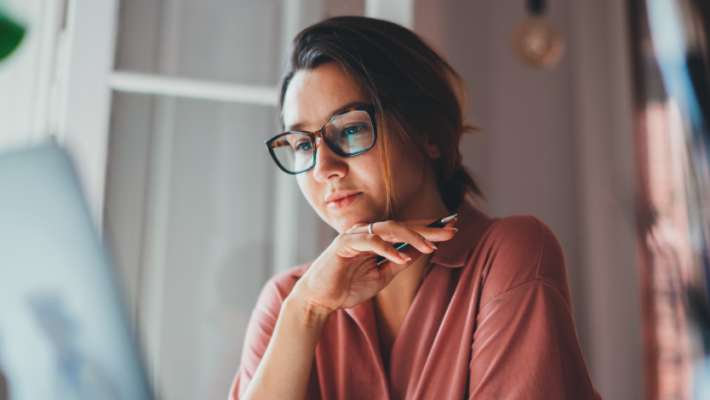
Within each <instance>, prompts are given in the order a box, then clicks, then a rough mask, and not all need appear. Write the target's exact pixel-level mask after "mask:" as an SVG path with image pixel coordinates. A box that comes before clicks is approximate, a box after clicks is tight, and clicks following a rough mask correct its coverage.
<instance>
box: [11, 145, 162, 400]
mask: <svg viewBox="0 0 710 400" xmlns="http://www.w3.org/2000/svg"><path fill="white" fill-rule="evenodd" d="M3 392H4V393H3ZM3 396H4V397H3ZM4 398H9V399H10V400H29V399H92V400H95V399H110V400H113V399H126V400H128V399H131V400H142V399H150V398H151V394H150V390H149V388H148V383H147V380H146V378H145V374H144V370H143V368H142V363H141V360H140V356H139V353H138V351H137V348H136V346H135V344H134V342H133V338H132V335H131V330H130V327H129V325H128V323H127V319H126V317H125V314H124V311H123V307H122V302H121V298H120V295H119V291H118V289H117V284H116V279H115V276H114V273H113V270H112V269H111V267H110V265H109V263H108V262H107V258H106V256H105V253H104V251H103V248H102V246H101V244H100V242H99V240H98V238H97V237H96V234H95V231H94V229H93V226H92V223H91V220H90V217H89V215H88V212H87V210H86V207H85V203H84V200H83V197H82V194H81V190H80V188H79V185H78V184H77V181H76V178H75V176H74V174H73V170H72V168H71V164H70V162H69V160H68V159H67V157H66V156H65V155H64V153H63V152H62V151H61V150H59V149H58V148H57V147H56V146H54V145H48V146H44V147H40V148H36V149H30V150H23V151H19V152H14V153H7V154H2V155H0V399H4Z"/></svg>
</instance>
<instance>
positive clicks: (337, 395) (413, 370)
mask: <svg viewBox="0 0 710 400" xmlns="http://www.w3.org/2000/svg"><path fill="white" fill-rule="evenodd" d="M456 212H457V213H458V222H457V223H456V227H457V228H458V229H459V232H458V234H457V235H456V236H455V237H454V238H453V239H452V240H450V241H448V242H442V243H439V244H438V248H439V249H438V250H437V251H436V252H435V253H434V255H433V256H432V258H431V260H430V263H429V264H428V265H427V266H426V267H425V268H424V271H423V281H422V284H421V287H420V288H419V291H418V292H417V295H416V297H415V298H414V302H413V303H412V306H411V308H410V310H409V313H408V314H407V317H406V319H405V321H404V323H403V325H402V327H401V329H400V331H399V333H398V335H397V337H396V339H395V342H394V344H393V346H392V353H391V356H390V361H389V363H390V365H389V366H388V367H389V368H387V370H388V371H390V372H389V375H388V374H386V373H385V367H384V365H383V361H382V358H381V356H380V346H379V343H378V336H377V327H376V320H375V314H374V310H373V305H372V301H371V300H370V301H365V302H363V303H361V304H359V305H358V306H356V307H354V308H352V309H347V310H338V311H337V312H335V313H333V314H332V315H331V316H330V317H329V319H328V321H327V322H326V324H325V327H324V328H323V330H322V333H321V336H320V339H319V341H318V345H317V347H316V352H315V360H314V364H313V367H312V370H311V374H310V380H309V383H308V389H307V394H306V398H307V399H324V400H326V399H327V400H331V399H382V400H384V399H457V400H460V399H544V400H555V399H579V400H583V399H600V398H601V397H600V396H599V394H598V393H597V391H596V390H595V389H594V386H593V385H592V381H591V379H590V377H589V372H588V371H587V366H586V364H585V362H584V356H583V355H582V351H581V349H580V347H579V341H578V339H577V331H576V329H575V326H574V321H573V318H572V301H571V298H570V289H569V284H568V282H567V270H566V267H565V261H564V256H563V254H562V249H561V247H560V244H559V242H558V241H557V238H556V237H555V235H554V234H553V233H552V231H551V230H550V229H549V228H548V227H547V226H546V225H544V224H543V223H542V222H540V221H539V220H538V219H536V218H534V217H529V216H517V217H508V218H502V219H491V218H489V217H488V216H486V215H485V214H483V213H482V212H480V211H479V210H478V209H476V208H475V207H474V206H472V205H471V204H470V203H468V202H466V201H464V203H463V204H462V205H461V206H460V207H459V208H458V210H457V211H456ZM308 267H309V265H304V266H301V267H297V268H294V269H292V270H290V271H287V272H284V273H281V274H278V275H276V276H274V277H273V278H272V279H271V280H270V281H269V282H268V283H267V284H266V286H265V287H264V289H263V291H262V293H261V296H260V297H259V300H258V302H257V305H256V308H255V309H254V312H253V314H252V317H251V321H250V322H249V327H248V328H247V336H246V340H245V343H244V350H243V353H242V362H241V366H240V368H239V370H238V372H237V375H236V378H235V381H234V384H233V386H232V390H231V397H230V398H231V399H239V398H240V396H242V395H243V394H244V392H245V391H246V389H247V386H248V385H249V382H250V380H251V378H252V377H253V376H254V373H255V371H256V368H257V367H258V365H259V361H260V360H261V358H262V356H263V355H264V352H265V351H266V347H267V345H268V344H269V339H270V338H271V334H272V333H273V330H274V326H275V324H276V319H277V318H278V315H279V310H280V309H281V304H282V303H283V301H284V299H285V298H286V296H288V294H289V293H290V291H291V290H292V289H293V287H294V285H295V284H296V281H297V280H298V279H299V278H300V277H301V276H302V275H303V274H304V273H305V272H306V270H307V269H308Z"/></svg>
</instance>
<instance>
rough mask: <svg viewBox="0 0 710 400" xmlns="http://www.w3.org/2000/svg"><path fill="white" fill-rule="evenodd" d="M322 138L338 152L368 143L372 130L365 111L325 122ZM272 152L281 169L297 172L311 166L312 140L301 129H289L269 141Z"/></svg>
mask: <svg viewBox="0 0 710 400" xmlns="http://www.w3.org/2000/svg"><path fill="white" fill-rule="evenodd" d="M324 136H325V139H326V140H327V141H328V142H329V143H330V144H331V145H333V146H335V147H336V148H337V149H338V150H340V152H341V153H343V154H342V155H346V156H349V155H354V154H357V153H360V152H362V151H364V150H367V149H369V148H370V147H372V145H373V142H374V140H375V132H374V129H373V128H372V121H371V120H370V115H369V114H368V113H367V112H366V111H351V112H348V113H345V114H342V115H339V116H337V117H335V118H334V119H332V120H331V121H330V122H329V123H328V124H326V127H325V132H324ZM272 148H273V154H274V156H275V157H276V158H277V159H278V161H279V163H280V164H281V166H283V167H284V168H285V169H287V170H289V171H291V172H294V173H297V172H301V171H305V170H307V169H309V168H311V167H312V166H313V164H314V163H315V157H314V155H313V151H314V150H315V143H314V142H313V140H312V139H311V136H309V135H308V134H305V133H300V132H293V133H289V134H287V135H284V136H281V137H279V139H278V140H276V141H274V142H273V143H272Z"/></svg>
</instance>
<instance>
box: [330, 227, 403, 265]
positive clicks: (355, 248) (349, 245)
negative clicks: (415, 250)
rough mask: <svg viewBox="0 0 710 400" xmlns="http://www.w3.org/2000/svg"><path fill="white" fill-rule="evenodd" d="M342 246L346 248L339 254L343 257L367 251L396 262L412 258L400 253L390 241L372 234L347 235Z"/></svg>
mask: <svg viewBox="0 0 710 400" xmlns="http://www.w3.org/2000/svg"><path fill="white" fill-rule="evenodd" d="M343 248H344V249H346V250H347V252H346V253H344V254H340V255H341V256H344V257H355V256H356V255H359V254H362V253H366V252H369V253H374V254H377V255H379V256H382V257H385V258H386V259H388V260H390V261H392V262H394V263H397V264H406V263H408V262H409V261H411V260H412V258H411V257H409V256H408V255H406V254H405V253H401V252H399V251H398V250H397V249H395V248H394V246H392V243H389V242H387V241H386V240H384V239H382V238H381V237H380V236H378V235H374V234H373V235H370V234H357V235H348V237H347V238H346V239H345V240H344V243H343Z"/></svg>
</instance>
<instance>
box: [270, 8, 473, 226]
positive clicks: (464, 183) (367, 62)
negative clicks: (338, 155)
mask: <svg viewBox="0 0 710 400" xmlns="http://www.w3.org/2000/svg"><path fill="white" fill-rule="evenodd" d="M290 51H291V53H290V57H289V64H288V66H287V72H286V73H285V74H284V76H283V78H282V80H281V107H283V100H284V95H285V94H286V89H287V88H288V85H289V83H290V82H291V79H292V78H293V75H294V74H295V73H296V72H297V71H299V70H312V69H315V68H317V67H318V66H320V65H323V64H326V63H330V62H334V63H336V64H339V65H340V66H342V67H343V68H344V69H345V70H346V71H348V72H349V73H351V74H353V75H354V76H356V77H357V78H359V79H360V81H361V82H362V85H363V87H364V88H365V90H366V91H367V92H368V93H369V95H370V98H371V101H372V104H373V105H374V106H375V115H376V119H377V121H376V123H377V126H378V143H379V144H378V145H379V149H380V162H381V163H382V172H383V177H384V182H385V187H386V188H387V209H386V211H385V214H386V215H385V217H386V218H391V216H392V214H393V211H394V210H396V199H395V198H394V197H393V195H392V193H393V191H392V186H393V185H392V170H391V168H390V165H389V162H388V160H389V146H388V142H389V140H391V139H389V138H390V135H395V134H396V135H398V136H399V137H400V138H401V139H402V141H403V142H404V143H412V144H414V145H415V147H417V148H418V149H419V151H421V152H422V154H424V155H425V157H426V158H427V159H429V158H430V157H429V156H428V153H427V152H426V145H427V142H428V141H429V140H431V141H432V143H434V144H435V145H436V146H437V148H438V149H439V152H440V154H441V156H440V157H439V158H437V159H435V160H431V161H432V164H433V166H434V170H435V172H436V177H437V180H438V185H439V190H440V193H441V197H442V199H443V201H444V205H446V208H448V209H449V211H454V210H455V209H456V208H457V207H458V206H459V205H460V204H461V202H462V201H463V200H464V197H465V196H466V194H467V193H469V194H470V195H471V196H473V197H476V196H478V197H483V193H482V192H481V190H480V189H479V187H478V185H477V184H476V182H475V181H474V180H473V178H472V177H471V175H470V174H469V173H468V172H467V171H466V170H465V169H464V167H463V166H462V165H461V154H460V153H459V143H460V141H461V137H462V135H463V133H464V132H466V131H468V132H473V131H476V128H475V127H473V126H471V125H467V124H466V123H465V122H464V120H465V115H464V113H463V111H462V107H461V102H460V100H459V97H457V92H456V90H459V91H460V92H459V93H460V94H463V96H462V97H463V98H465V99H467V91H466V88H465V85H464V83H463V80H462V79H461V77H460V76H459V75H458V74H457V73H456V72H455V71H454V70H453V68H451V66H450V65H449V64H448V63H447V62H446V61H444V59H443V58H441V56H439V55H438V54H437V53H436V52H435V51H434V50H433V49H432V48H431V47H429V46H428V45H427V44H426V43H424V41H423V40H422V39H421V38H419V36H417V35H416V34H415V33H414V32H412V31H410V30H409V29H407V28H404V27H402V26H399V25H397V24H394V23H391V22H387V21H383V20H378V19H372V18H366V17H336V18H330V19H327V20H325V21H322V22H320V23H317V24H315V25H312V26H310V27H308V28H306V29H304V30H303V31H301V33H299V34H298V35H297V36H296V38H295V39H294V40H293V43H292V44H291V50H290Z"/></svg>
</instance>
